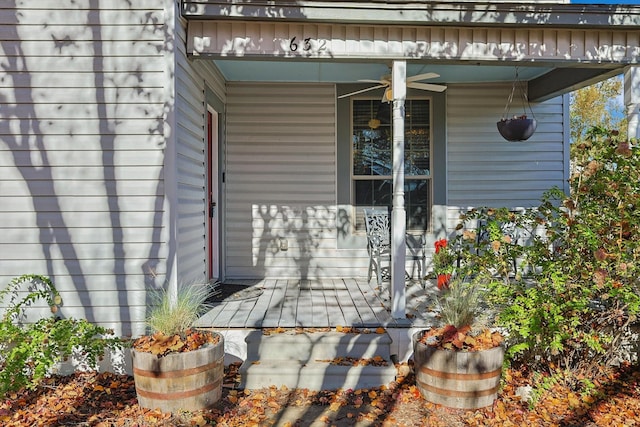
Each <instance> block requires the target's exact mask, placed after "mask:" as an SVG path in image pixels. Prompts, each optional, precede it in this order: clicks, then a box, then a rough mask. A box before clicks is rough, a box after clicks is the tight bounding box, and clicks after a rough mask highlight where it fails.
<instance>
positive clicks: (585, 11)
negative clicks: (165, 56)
mask: <svg viewBox="0 0 640 427" xmlns="http://www.w3.org/2000/svg"><path fill="white" fill-rule="evenodd" d="M274 3H275V2H273V1H265V0H258V1H251V2H248V1H233V0H232V1H229V0H182V7H181V10H182V15H183V16H184V17H185V18H186V19H198V20H203V19H216V20H227V19H229V20H261V21H285V22H326V23H358V24H379V25H455V26H478V25H480V26H501V27H504V26H519V27H529V26H550V27H556V28H565V27H569V28H575V27H580V28H582V29H585V28H603V27H607V28H610V27H616V28H617V29H623V28H626V29H629V28H635V29H637V28H638V27H640V6H638V5H593V4H551V3H500V2H404V1H384V2H382V1H370V2H347V1H281V2H277V3H275V4H274Z"/></svg>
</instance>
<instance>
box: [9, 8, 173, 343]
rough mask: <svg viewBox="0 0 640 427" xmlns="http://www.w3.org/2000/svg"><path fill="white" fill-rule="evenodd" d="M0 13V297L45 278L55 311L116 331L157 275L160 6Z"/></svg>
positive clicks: (135, 322)
mask: <svg viewBox="0 0 640 427" xmlns="http://www.w3.org/2000/svg"><path fill="white" fill-rule="evenodd" d="M15 3H16V4H17V5H15V6H11V5H7V4H6V3H3V5H2V6H0V34H1V35H2V37H1V38H0V40H1V41H0V70H1V71H0V97H1V98H2V99H3V102H2V107H1V108H0V122H1V123H3V125H2V126H0V236H1V237H0V287H3V286H4V285H5V284H6V283H8V282H9V280H11V279H12V278H13V277H16V276H19V275H22V274H26V273H38V274H43V275H46V276H49V277H51V278H52V279H53V281H54V283H55V284H56V286H57V287H58V289H59V290H60V291H61V294H62V298H63V302H64V305H63V307H62V309H61V315H63V316H65V317H80V318H86V319H88V320H90V321H95V322H98V323H100V324H103V325H105V326H108V327H112V328H113V329H114V330H115V331H116V333H118V334H122V335H128V334H132V333H138V332H140V331H141V330H142V328H143V317H144V313H145V306H146V292H145V288H146V287H148V286H153V285H158V284H159V285H161V284H162V283H163V282H164V277H165V274H166V263H165V260H164V256H165V254H166V248H165V242H166V233H167V229H166V224H164V222H163V220H162V216H163V204H164V191H165V186H164V180H163V165H164V160H165V159H164V147H165V135H164V133H165V132H164V131H165V129H164V123H165V119H166V116H165V109H166V106H167V105H166V104H165V100H166V94H165V90H166V89H165V83H166V82H167V81H168V79H171V73H170V72H169V71H168V69H167V68H168V66H167V61H166V57H165V54H166V52H165V47H166V45H167V44H166V41H165V36H166V30H167V28H165V24H167V26H168V27H169V28H170V27H171V25H172V24H171V22H169V23H167V22H165V19H166V16H167V15H168V14H167V11H166V10H165V6H166V5H167V4H170V5H171V4H172V2H167V1H165V2H158V1H155V0H140V1H136V2H133V3H131V2H128V1H125V0H112V1H109V2H105V1H101V2H97V1H89V0H84V1H82V0H81V1H76V2H71V1H60V0H55V1H54V0H24V1H21V2H15Z"/></svg>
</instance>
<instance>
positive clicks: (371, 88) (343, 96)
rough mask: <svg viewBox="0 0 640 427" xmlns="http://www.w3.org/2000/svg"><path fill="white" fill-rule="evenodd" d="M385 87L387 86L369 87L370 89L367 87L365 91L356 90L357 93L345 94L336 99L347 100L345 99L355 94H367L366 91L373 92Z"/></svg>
mask: <svg viewBox="0 0 640 427" xmlns="http://www.w3.org/2000/svg"><path fill="white" fill-rule="evenodd" d="M386 86H387V85H378V86H371V87H368V88H366V89H362V90H357V91H355V92H351V93H345V94H344V95H340V96H339V97H338V98H339V99H341V98H347V97H349V96H353V95H357V94H359V93H363V92H368V91H370V90H374V89H380V88H381V87H386Z"/></svg>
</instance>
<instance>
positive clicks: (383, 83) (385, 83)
mask: <svg viewBox="0 0 640 427" xmlns="http://www.w3.org/2000/svg"><path fill="white" fill-rule="evenodd" d="M436 77H440V74H436V73H424V74H416V75H415V76H410V77H407V87H408V88H412V89H421V90H430V91H432V92H442V91H444V90H445V89H447V87H446V86H445V85H437V84H432V83H420V80H428V79H435V78H436ZM358 81H359V82H365V83H378V85H377V86H371V87H368V88H366V89H361V90H357V91H355V92H350V93H346V94H344V95H340V96H339V97H338V98H347V97H349V96H353V95H357V94H359V93H364V92H368V91H370V90H374V89H381V88H386V90H385V91H384V94H383V95H382V102H390V101H392V100H393V96H392V94H391V74H386V75H384V76H382V77H381V78H380V80H358Z"/></svg>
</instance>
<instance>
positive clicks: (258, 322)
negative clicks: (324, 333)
mask: <svg viewBox="0 0 640 427" xmlns="http://www.w3.org/2000/svg"><path fill="white" fill-rule="evenodd" d="M219 286H220V289H221V290H222V291H223V293H225V292H224V291H225V286H227V287H229V288H232V287H233V288H234V289H238V288H240V289H241V290H240V291H239V292H236V293H234V294H231V295H228V296H227V297H226V298H224V299H222V300H220V301H216V302H214V303H213V308H212V309H211V310H210V311H209V312H208V313H206V314H205V315H204V316H203V317H202V318H200V319H199V321H198V323H197V324H198V326H202V327H213V328H220V329H231V328H244V329H261V328H277V327H281V328H294V327H303V328H322V327H336V326H350V327H358V328H376V327H378V326H383V327H385V328H413V327H424V326H429V325H432V324H433V307H434V296H435V294H436V292H437V287H436V285H435V283H433V282H430V281H427V282H426V286H425V287H424V288H423V286H422V285H421V284H420V283H418V282H416V281H407V282H406V286H407V289H406V291H407V298H406V304H407V309H406V312H407V318H406V319H393V318H392V317H391V315H390V312H391V304H390V298H389V292H388V290H387V286H388V282H385V283H383V288H384V289H380V288H379V287H378V286H377V284H376V283H374V282H373V281H372V283H371V284H369V283H367V281H366V280H364V279H352V278H349V279H322V280H284V279H282V280H280V279H264V280H260V281H238V280H236V281H227V282H225V283H223V284H221V285H219Z"/></svg>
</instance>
